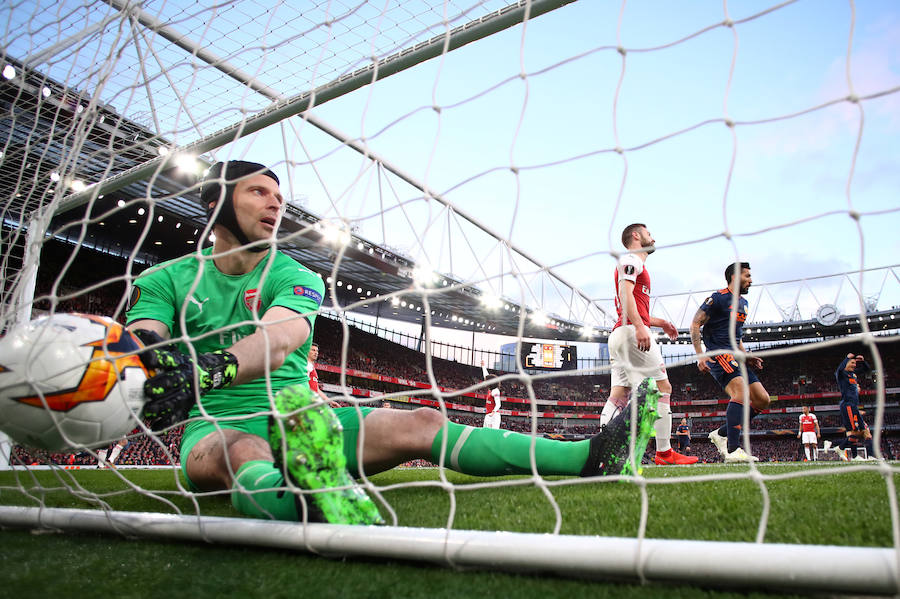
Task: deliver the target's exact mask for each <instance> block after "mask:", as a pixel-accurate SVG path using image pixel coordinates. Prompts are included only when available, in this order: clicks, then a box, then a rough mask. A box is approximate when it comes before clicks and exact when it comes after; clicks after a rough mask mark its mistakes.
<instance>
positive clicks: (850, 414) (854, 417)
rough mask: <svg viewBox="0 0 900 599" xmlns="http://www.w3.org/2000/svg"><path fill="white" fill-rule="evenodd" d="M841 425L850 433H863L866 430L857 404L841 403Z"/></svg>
mask: <svg viewBox="0 0 900 599" xmlns="http://www.w3.org/2000/svg"><path fill="white" fill-rule="evenodd" d="M840 411H841V424H843V425H844V428H845V429H847V430H848V431H861V430H863V429H864V428H866V423H865V422H863V419H862V416H860V415H859V406H858V405H857V404H852V403H845V402H843V401H842V402H841V405H840Z"/></svg>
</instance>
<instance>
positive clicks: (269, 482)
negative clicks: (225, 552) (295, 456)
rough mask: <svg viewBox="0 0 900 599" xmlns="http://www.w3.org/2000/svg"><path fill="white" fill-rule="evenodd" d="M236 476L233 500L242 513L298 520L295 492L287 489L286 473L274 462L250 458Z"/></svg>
mask: <svg viewBox="0 0 900 599" xmlns="http://www.w3.org/2000/svg"><path fill="white" fill-rule="evenodd" d="M234 479H235V484H234V487H232V492H231V504H232V505H233V506H234V507H235V508H236V509H237V510H238V511H239V512H240V513H242V514H244V515H246V516H251V517H253V518H265V519H273V518H274V519H275V520H291V521H295V522H296V521H297V520H298V516H297V505H296V502H295V501H294V495H293V493H291V492H290V491H285V486H286V485H287V483H285V482H284V475H283V474H282V473H281V470H279V469H278V468H276V467H275V464H273V463H272V462H268V461H265V460H253V461H250V462H246V463H244V465H243V466H241V467H240V468H238V471H237V473H236V474H235V476H234ZM265 489H271V490H270V491H266V490H265Z"/></svg>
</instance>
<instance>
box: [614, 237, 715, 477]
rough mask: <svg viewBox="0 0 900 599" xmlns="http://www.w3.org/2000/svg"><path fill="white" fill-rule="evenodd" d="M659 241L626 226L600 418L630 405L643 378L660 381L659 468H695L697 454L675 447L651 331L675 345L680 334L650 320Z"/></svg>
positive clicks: (667, 389) (667, 392)
mask: <svg viewBox="0 0 900 599" xmlns="http://www.w3.org/2000/svg"><path fill="white" fill-rule="evenodd" d="M655 243H656V241H655V240H654V239H653V236H652V235H650V231H648V230H647V226H646V225H644V224H642V223H635V224H632V225H628V226H627V227H625V230H624V231H622V245H624V246H625V247H626V249H628V250H630V252H629V253H627V254H624V255H623V256H621V257H620V258H619V263H618V265H616V272H615V277H614V281H615V285H616V312H617V313H618V315H619V320H618V321H617V322H616V325H615V326H614V327H613V332H612V334H610V336H609V358H610V363H611V372H610V374H611V376H612V389H611V391H610V395H609V399H608V400H607V402H606V405H605V406H603V411H602V412H601V414H600V425H601V426H603V425H605V424H606V423H607V422H609V421H610V420H611V419H612V418H613V417H615V415H616V414H617V413H618V412H619V411H620V410H621V409H622V408H623V407H624V406H625V405H626V404H627V403H628V396H629V394H630V392H631V389H633V388H636V387H637V386H638V385H639V384H640V383H641V381H642V380H644V379H645V378H652V379H653V380H655V381H656V387H657V389H658V390H659V393H660V396H659V406H658V411H659V420H657V421H656V423H655V425H654V429H655V431H656V457H655V458H654V462H655V463H656V464H660V465H672V464H693V463H695V462H696V461H697V459H698V458H697V456H686V455H683V454H680V453H678V452H677V451H675V450H674V449H672V409H671V407H670V406H669V399H670V397H671V394H672V385H671V383H669V377H668V375H667V374H666V365H665V362H664V361H663V357H662V352H661V351H660V349H659V345H657V343H656V340H655V339H654V338H653V336H652V335H651V334H650V327H660V328H661V329H662V330H663V332H665V333H666V335H668V336H669V338H670V339H672V340H673V341H674V340H675V339H677V338H678V330H677V329H676V328H675V325H673V324H672V323H671V322H669V321H668V320H663V319H662V318H651V317H650V273H649V272H647V269H646V268H645V267H644V262H645V261H646V260H647V256H649V255H650V254H652V253H653V252H654V250H655V248H654V247H653V246H654V244H655Z"/></svg>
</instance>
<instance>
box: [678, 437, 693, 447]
mask: <svg viewBox="0 0 900 599" xmlns="http://www.w3.org/2000/svg"><path fill="white" fill-rule="evenodd" d="M675 438H676V439H677V440H678V449H684V448H686V447H690V446H691V438H690V437H689V436H688V435H675Z"/></svg>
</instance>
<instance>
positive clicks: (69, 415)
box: [0, 313, 148, 451]
mask: <svg viewBox="0 0 900 599" xmlns="http://www.w3.org/2000/svg"><path fill="white" fill-rule="evenodd" d="M142 348H143V345H141V342H140V341H139V340H138V339H137V337H135V336H134V335H132V334H131V333H130V332H129V331H127V330H125V328H124V327H123V326H122V325H120V324H119V323H117V322H115V321H114V320H112V319H110V318H106V317H103V316H92V315H87V314H75V313H73V314H61V313H60V314H53V315H51V316H47V317H44V318H38V319H36V320H33V321H31V322H29V323H27V324H25V325H22V326H17V327H15V328H13V329H12V330H10V331H9V332H8V333H7V335H6V336H5V337H3V338H2V339H0V430H2V431H3V432H5V433H6V434H8V435H9V436H10V437H12V439H14V440H15V441H17V442H18V443H20V444H22V445H28V446H30V447H37V448H41V449H48V450H51V451H65V450H79V449H84V448H91V447H100V446H103V445H108V444H109V443H110V442H112V441H114V440H116V439H120V438H121V437H122V436H123V435H125V434H127V433H128V432H130V431H131V430H132V429H134V428H135V427H136V426H138V420H137V418H138V417H139V415H140V412H141V408H142V407H143V405H144V381H145V380H146V379H147V375H148V373H147V370H146V369H145V368H144V366H143V364H141V361H140V359H139V358H138V356H137V352H139V351H140V350H141V349H142Z"/></svg>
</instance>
